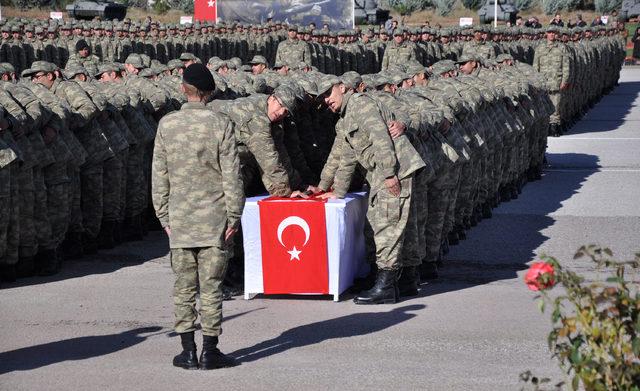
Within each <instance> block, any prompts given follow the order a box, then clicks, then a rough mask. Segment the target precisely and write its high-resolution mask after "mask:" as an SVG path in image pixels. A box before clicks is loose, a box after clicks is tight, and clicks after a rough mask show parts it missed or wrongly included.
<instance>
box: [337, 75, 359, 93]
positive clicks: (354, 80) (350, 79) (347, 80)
mask: <svg viewBox="0 0 640 391" xmlns="http://www.w3.org/2000/svg"><path fill="white" fill-rule="evenodd" d="M340 80H341V81H342V84H344V85H345V86H347V88H352V89H355V88H356V87H358V85H360V83H362V76H360V74H359V73H358V72H353V71H349V72H345V73H344V74H343V75H342V76H341V77H340Z"/></svg>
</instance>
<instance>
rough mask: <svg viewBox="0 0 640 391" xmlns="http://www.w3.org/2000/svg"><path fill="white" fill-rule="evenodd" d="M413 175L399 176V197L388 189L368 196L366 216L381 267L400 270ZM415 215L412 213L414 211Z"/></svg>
mask: <svg viewBox="0 0 640 391" xmlns="http://www.w3.org/2000/svg"><path fill="white" fill-rule="evenodd" d="M413 179H414V178H413V175H412V176H409V177H408V178H405V179H402V180H401V181H400V185H401V187H402V191H401V194H400V196H399V197H395V196H393V195H391V194H390V193H389V191H388V190H387V189H382V190H380V191H378V192H377V193H376V194H375V195H373V196H371V195H370V196H369V209H368V210H367V220H368V222H369V224H370V225H371V230H372V232H373V239H374V243H375V247H376V264H377V265H378V269H380V270H399V269H400V268H401V267H402V264H401V251H402V247H403V241H404V236H405V229H406V227H407V222H408V221H409V215H410V214H411V213H410V211H411V198H412V195H413V189H412V187H413ZM414 215H415V214H414Z"/></svg>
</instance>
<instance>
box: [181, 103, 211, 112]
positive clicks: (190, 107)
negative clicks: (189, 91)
mask: <svg viewBox="0 0 640 391" xmlns="http://www.w3.org/2000/svg"><path fill="white" fill-rule="evenodd" d="M206 108H207V106H205V104H204V103H203V102H185V103H183V104H182V108H181V110H201V109H206Z"/></svg>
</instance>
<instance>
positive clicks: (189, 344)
mask: <svg viewBox="0 0 640 391" xmlns="http://www.w3.org/2000/svg"><path fill="white" fill-rule="evenodd" d="M180 343H181V344H182V352H181V353H180V354H178V355H177V356H175V357H174V358H173V366H174V367H179V368H184V369H198V353H197V352H196V342H195V338H194V332H193V331H191V332H188V333H181V334H180Z"/></svg>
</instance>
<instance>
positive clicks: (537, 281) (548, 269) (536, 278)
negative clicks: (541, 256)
mask: <svg viewBox="0 0 640 391" xmlns="http://www.w3.org/2000/svg"><path fill="white" fill-rule="evenodd" d="M554 272H555V270H554V269H553V266H551V265H550V264H548V263H546V262H536V263H534V264H533V265H531V267H530V268H529V271H527V274H526V275H525V276H524V282H525V284H527V286H528V287H529V289H531V290H532V291H539V290H541V289H547V288H551V287H552V286H553V285H554V284H555V280H554V278H553V274H554ZM545 274H548V275H549V277H547V278H542V276H544V275H545Z"/></svg>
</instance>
